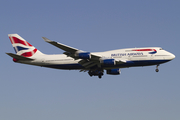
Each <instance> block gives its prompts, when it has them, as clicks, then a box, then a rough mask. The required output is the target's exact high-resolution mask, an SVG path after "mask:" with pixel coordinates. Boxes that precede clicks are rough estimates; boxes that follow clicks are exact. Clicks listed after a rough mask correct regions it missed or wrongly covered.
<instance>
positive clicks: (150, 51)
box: [6, 34, 175, 78]
mask: <svg viewBox="0 0 180 120" xmlns="http://www.w3.org/2000/svg"><path fill="white" fill-rule="evenodd" d="M8 36H9V38H10V41H11V43H12V46H13V48H14V50H15V52H16V54H13V53H6V54H8V55H9V56H11V57H12V58H13V61H14V62H17V63H23V64H29V65H36V66H42V67H48V68H56V69H64V70H80V72H82V71H84V72H86V71H88V74H89V75H90V76H98V77H99V78H101V77H102V76H103V74H104V70H106V73H107V74H109V75H119V74H120V73H121V71H120V68H127V67H138V66H150V65H156V70H155V71H156V72H158V71H159V69H158V66H159V65H160V64H162V63H165V62H168V61H171V60H173V59H174V58H175V55H173V54H172V53H170V52H168V51H166V50H163V49H162V48H160V47H146V48H127V49H118V50H111V51H105V52H93V53H91V52H86V51H83V50H79V49H76V48H73V47H70V46H67V45H64V44H61V43H58V42H55V41H51V40H49V39H47V38H45V37H42V38H43V39H44V41H46V42H47V43H50V44H52V45H54V46H56V47H58V48H60V49H62V50H64V51H65V52H64V53H63V54H57V55H47V54H43V53H42V52H40V51H39V50H38V49H36V48H35V47H34V46H32V45H31V44H29V43H28V42H27V41H26V40H25V39H23V38H22V37H20V36H19V35H18V34H9V35H8Z"/></svg>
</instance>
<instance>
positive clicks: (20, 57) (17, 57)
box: [6, 53, 34, 60]
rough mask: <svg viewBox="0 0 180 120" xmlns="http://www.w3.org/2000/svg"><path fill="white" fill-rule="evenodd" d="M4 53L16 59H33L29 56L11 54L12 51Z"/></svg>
mask: <svg viewBox="0 0 180 120" xmlns="http://www.w3.org/2000/svg"><path fill="white" fill-rule="evenodd" d="M6 54H7V55H9V56H11V57H12V58H15V59H17V60H34V59H31V58H27V57H23V56H20V55H16V54H13V53H6Z"/></svg>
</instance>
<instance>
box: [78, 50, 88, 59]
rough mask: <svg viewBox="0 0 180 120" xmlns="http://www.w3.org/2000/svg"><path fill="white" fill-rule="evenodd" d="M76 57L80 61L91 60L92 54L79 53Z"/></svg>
mask: <svg viewBox="0 0 180 120" xmlns="http://www.w3.org/2000/svg"><path fill="white" fill-rule="evenodd" d="M75 57H77V58H79V59H91V53H90V52H81V51H77V52H76V53H75Z"/></svg>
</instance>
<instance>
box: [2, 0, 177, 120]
mask: <svg viewBox="0 0 180 120" xmlns="http://www.w3.org/2000/svg"><path fill="white" fill-rule="evenodd" d="M179 6H180V1H178V0H89V1H87V0H49V1H48V0H41V1H40V0H31V1H26V0H2V1H1V2H0V40H1V41H2V42H1V44H0V51H1V52H0V55H1V62H0V119H1V120H179V119H180V93H179V92H180V87H179V86H180V77H179V71H180V66H179V61H180V58H179V51H180V48H179V43H180V7H179ZM12 33H18V34H19V35H20V36H22V37H23V38H24V39H26V40H27V41H28V42H29V43H31V44H32V45H34V46H35V47H36V48H37V49H39V50H40V51H41V52H43V53H46V54H61V53H63V52H64V51H62V50H60V49H58V48H56V47H54V46H52V45H50V44H48V43H46V42H44V41H43V39H42V38H41V37H43V36H44V37H47V38H49V39H51V40H55V41H58V42H60V43H63V44H66V45H69V46H72V47H75V48H79V49H82V50H85V51H90V52H96V51H107V50H113V49H120V48H128V47H162V48H164V49H165V50H167V51H169V52H171V53H173V54H175V55H176V58H175V59H174V60H173V61H171V62H168V63H165V64H162V65H160V67H159V69H160V71H159V73H156V72H155V66H150V67H136V68H124V69H121V75H117V76H112V75H104V76H103V78H102V79H101V80H99V78H98V77H89V75H88V74H87V73H83V72H81V73H80V72H79V71H75V70H74V71H73V70H72V71H69V70H68V71H64V70H56V69H50V68H41V67H36V66H29V65H23V64H18V63H14V62H13V61H12V58H11V57H9V56H8V55H6V54H5V53H6V52H11V53H14V50H13V48H12V45H11V43H10V40H9V38H8V34H12Z"/></svg>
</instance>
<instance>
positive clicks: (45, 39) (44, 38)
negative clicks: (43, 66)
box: [42, 37, 51, 42]
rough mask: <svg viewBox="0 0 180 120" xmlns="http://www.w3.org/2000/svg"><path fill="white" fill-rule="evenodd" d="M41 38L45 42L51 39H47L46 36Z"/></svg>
mask: <svg viewBox="0 0 180 120" xmlns="http://www.w3.org/2000/svg"><path fill="white" fill-rule="evenodd" d="M42 39H43V40H44V41H45V42H51V40H49V39H48V38H46V37H42Z"/></svg>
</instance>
